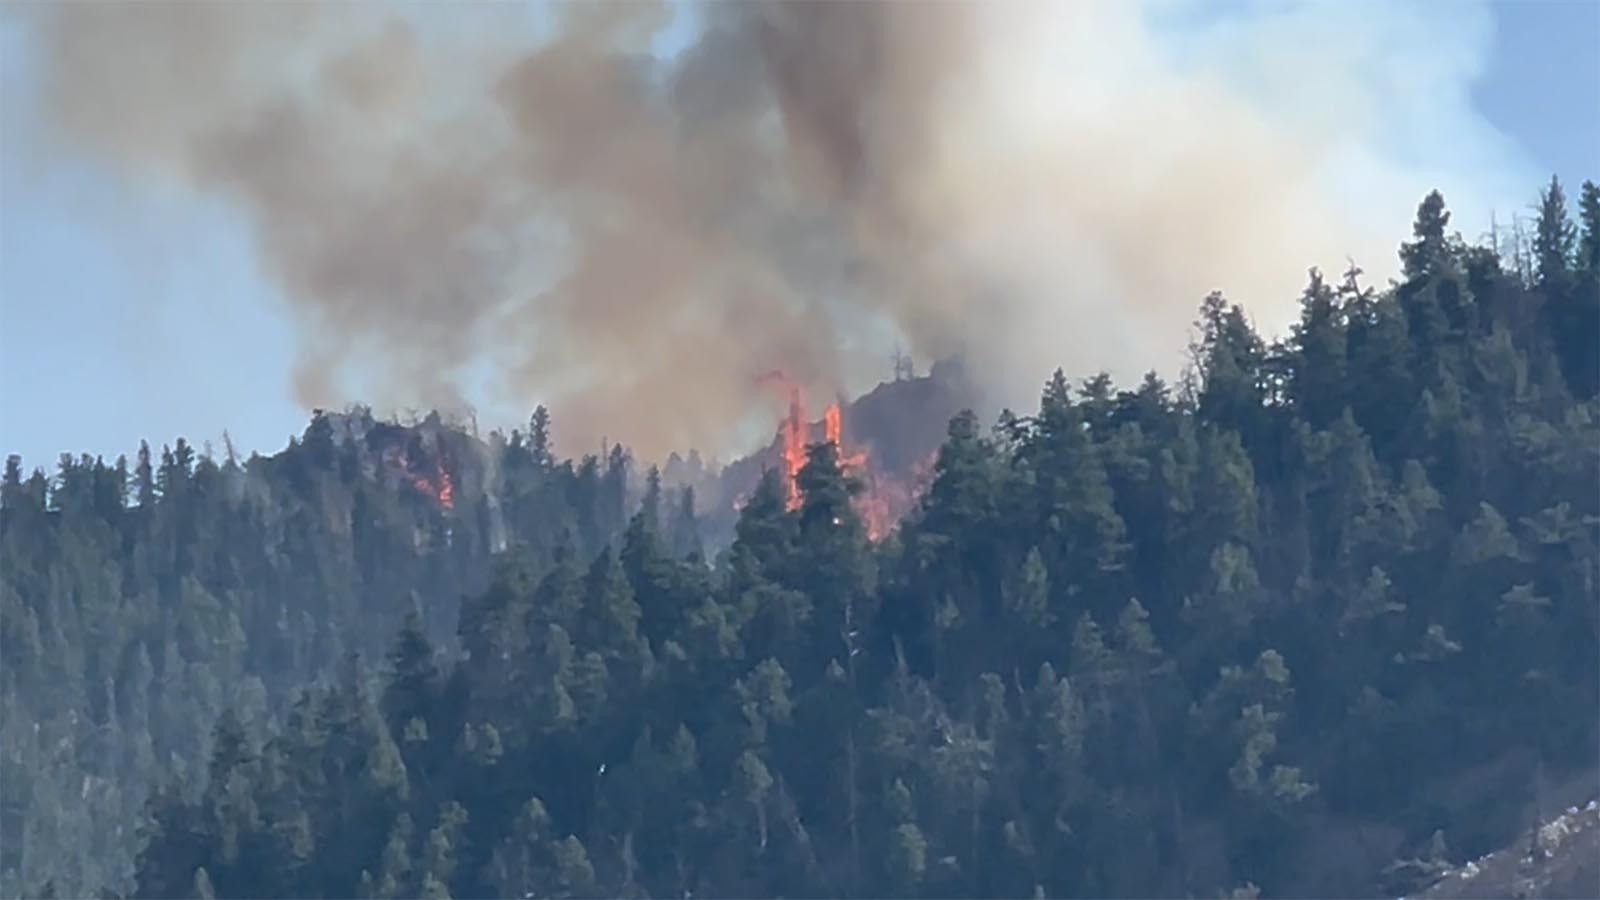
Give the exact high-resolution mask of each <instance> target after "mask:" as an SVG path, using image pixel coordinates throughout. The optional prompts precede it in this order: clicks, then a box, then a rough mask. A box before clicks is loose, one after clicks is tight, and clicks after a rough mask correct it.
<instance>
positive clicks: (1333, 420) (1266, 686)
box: [0, 185, 1600, 898]
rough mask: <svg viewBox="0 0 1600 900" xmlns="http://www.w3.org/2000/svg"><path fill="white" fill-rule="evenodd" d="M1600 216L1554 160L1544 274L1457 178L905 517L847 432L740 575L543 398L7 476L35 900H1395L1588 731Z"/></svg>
mask: <svg viewBox="0 0 1600 900" xmlns="http://www.w3.org/2000/svg"><path fill="white" fill-rule="evenodd" d="M1597 198H1600V194H1597V192H1596V190H1595V188H1594V187H1593V185H1585V188H1584V191H1583V195H1582V198H1581V202H1580V203H1579V219H1580V223H1581V227H1580V228H1579V229H1578V230H1577V231H1574V229H1573V227H1572V225H1571V224H1570V223H1569V222H1567V220H1566V212H1565V207H1564V205H1563V204H1564V200H1563V198H1562V197H1561V195H1560V192H1559V186H1558V185H1552V186H1551V188H1550V189H1549V190H1548V191H1546V192H1545V197H1544V206H1545V211H1544V213H1543V215H1542V220H1541V228H1540V234H1539V237H1538V252H1539V256H1540V271H1539V278H1538V279H1537V281H1536V283H1533V284H1531V285H1530V284H1525V283H1523V282H1521V281H1520V280H1519V279H1517V278H1516V277H1512V275H1511V273H1505V272H1502V271H1500V270H1499V267H1498V265H1499V264H1498V262H1497V261H1496V260H1495V258H1494V257H1493V255H1492V254H1485V253H1483V252H1480V251H1478V250H1476V249H1472V248H1466V247H1465V246H1464V245H1463V244H1462V243H1461V242H1460V240H1459V238H1457V237H1455V236H1453V235H1451V234H1449V233H1448V232H1447V228H1448V224H1449V214H1448V212H1447V210H1446V209H1445V207H1444V204H1443V200H1442V198H1440V197H1438V196H1437V195H1430V196H1429V197H1428V198H1427V199H1426V200H1425V201H1424V202H1423V204H1422V206H1421V207H1420V209H1419V211H1418V217H1417V221H1416V224H1415V227H1414V234H1413V240H1411V241H1409V242H1407V243H1406V244H1405V245H1404V246H1403V248H1402V250H1401V255H1402V260H1403V263H1404V267H1405V279H1404V281H1402V282H1401V283H1400V284H1398V285H1396V286H1395V287H1394V288H1393V289H1391V290H1388V291H1385V292H1382V293H1379V292H1376V291H1373V290H1371V289H1369V288H1365V287H1362V286H1361V285H1360V284H1359V283H1358V281H1357V276H1358V275H1359V272H1358V271H1356V270H1352V271H1351V272H1350V273H1348V274H1347V276H1346V278H1345V280H1344V282H1343V283H1341V284H1340V285H1338V286H1330V285H1328V284H1326V283H1324V282H1323V280H1322V278H1321V276H1320V275H1318V274H1316V273H1313V275H1312V277H1311V281H1310V284H1309V285H1308V287H1307V289H1306V291H1305V293H1304V296H1303V298H1302V312H1301V318H1300V322H1299V323H1298V325H1297V326H1296V328H1295V329H1294V331H1293V334H1292V335H1291V336H1290V337H1289V338H1288V339H1286V340H1285V341H1284V342H1282V343H1278V344H1271V343H1268V342H1266V341H1264V340H1262V339H1261V337H1260V336H1258V335H1257V334H1256V333H1255V332H1254V330H1253V329H1252V328H1251V326H1250V324H1249V321H1248V319H1247V318H1246V317H1245V315H1244V312H1243V310H1242V309H1240V308H1238V307H1236V306H1232V305H1230V304H1229V303H1227V302H1226V301H1225V300H1224V299H1223V298H1222V297H1221V296H1213V297H1211V298H1208V299H1207V300H1206V301H1205V303H1204V305H1203V307H1202V310H1201V316H1200V329H1199V331H1200V333H1199V335H1198V336H1197V340H1196V344H1195V358H1194V364H1195V369H1194V371H1193V372H1192V373H1191V376H1190V377H1189V378H1188V379H1186V387H1185V388H1184V390H1182V391H1179V392H1177V396H1174V395H1173V393H1172V392H1169V391H1168V389H1167V387H1166V386H1165V385H1164V384H1163V383H1162V382H1161V381H1160V380H1159V379H1156V378H1154V377H1153V376H1152V377H1149V378H1147V379H1146V380H1145V382H1144V383H1143V384H1141V385H1140V386H1138V387H1137V388H1136V389H1133V390H1129V391H1123V392H1118V391H1117V390H1116V389H1115V386H1114V385H1113V383H1112V382H1111V381H1110V379H1109V378H1108V377H1104V376H1095V377H1091V378H1088V379H1086V380H1085V381H1083V382H1082V383H1081V386H1080V387H1079V388H1076V389H1075V388H1073V387H1072V386H1071V384H1070V383H1069V382H1068V380H1067V378H1066V376H1065V375H1064V374H1062V373H1056V374H1055V375H1054V376H1053V377H1052V378H1051V379H1050V380H1049V382H1048V384H1047V385H1046V387H1045V389H1044V391H1043V393H1042V396H1041V400H1040V405H1039V410H1038V414H1037V415H1036V416H1032V417H1028V418H1023V417H1019V416H1016V415H1011V414H1007V415H1005V416H1004V417H1002V420H1001V423H1000V426H999V427H998V428H997V429H995V431H994V432H993V433H992V434H989V435H987V436H985V435H984V434H983V433H982V432H981V430H980V427H979V424H978V419H977V417H976V416H974V415H973V414H971V413H963V414H962V415H960V416H957V417H956V418H955V419H953V420H952V421H951V422H950V423H949V428H948V431H947V436H946V441H945V444H944V446H943V447H942V449H941V451H940V453H939V456H938V459H937V463H936V465H935V468H934V472H933V478H932V482H931V484H930V485H929V487H928V489H927V491H926V493H925V494H924V495H923V496H922V497H921V499H920V502H919V504H918V506H917V508H916V510H915V511H914V512H913V513H912V514H911V515H910V516H909V517H908V518H907V519H906V520H905V521H904V522H903V523H902V524H901V526H900V529H899V532H898V534H897V535H896V536H895V537H894V538H893V539H890V540H886V541H882V542H879V543H876V544H874V543H872V542H869V540H868V538H867V535H866V531H865V528H864V527H863V525H862V522H861V521H860V519H859V518H858V516H857V514H856V512H855V507H854V504H853V503H852V500H853V498H854V496H855V495H856V492H857V490H858V487H859V486H858V485H856V484H855V483H854V481H853V479H852V477H851V475H850V473H848V472H846V471H844V470H843V469H842V468H841V465H840V460H839V458H838V455H837V449H836V448H834V447H832V446H831V445H829V444H819V445H817V446H815V447H812V448H810V449H809V451H808V459H807V463H806V466H805V467H804V469H803V470H802V472H801V473H800V477H799V487H800V490H801V495H802V496H801V502H800V504H799V508H798V509H795V510H790V509H788V508H787V504H786V502H785V497H784V494H783V491H782V488H781V485H780V483H779V482H778V480H777V479H776V478H775V477H768V478H766V479H765V480H764V481H763V482H762V483H761V485H760V486H759V487H758V488H757V490H756V491H755V493H754V494H753V495H752V496H751V497H750V498H749V499H748V501H747V502H746V504H745V505H744V507H743V509H742V512H741V514H740V518H739V521H738V523H737V525H736V527H735V529H734V534H733V539H732V543H731V546H729V547H727V548H726V553H725V554H723V555H722V556H721V557H719V559H718V562H717V563H716V565H715V566H711V565H708V564H707V563H706V561H705V560H704V559H702V558H701V557H700V555H699V551H698V547H699V536H698V535H695V534H693V528H692V525H691V523H692V521H693V513H692V509H693V505H692V504H693V501H692V499H691V498H690V497H689V496H688V495H687V494H686V493H685V494H682V495H675V494H674V493H672V491H671V489H670V488H667V487H664V486H662V485H661V484H660V482H659V478H656V477H651V478H648V479H646V484H645V488H644V491H643V496H642V497H639V498H637V501H638V506H637V508H636V509H630V508H629V506H628V492H627V484H628V478H629V476H628V471H629V466H630V465H631V463H630V461H629V459H628V457H627V454H626V452H625V451H623V450H621V449H620V448H610V449H608V452H607V453H605V454H604V455H603V456H593V457H587V458H585V459H582V460H578V461H563V460H558V459H556V458H555V457H554V456H553V454H552V453H551V451H550V421H549V417H548V415H547V414H546V413H545V412H544V411H543V410H542V409H541V410H540V411H538V412H536V413H535V415H534V418H533V420H532V421H531V422H530V434H528V435H521V434H517V433H513V434H512V435H511V436H510V437H509V438H506V437H503V436H495V437H492V438H491V440H490V441H489V442H488V443H487V444H482V443H478V442H476V441H474V440H473V439H471V438H469V437H467V436H466V435H464V434H461V433H459V432H457V431H455V430H452V429H449V428H445V427H443V426H441V425H439V424H438V423H437V420H431V423H424V424H423V425H420V426H417V427H415V428H401V427H399V426H395V425H390V424H386V423H380V422H375V421H373V420H372V419H371V418H370V416H368V415H365V414H364V413H361V412H356V413H352V414H348V415H343V416H336V415H330V414H326V413H318V414H317V416H316V417H315V418H314V419H313V421H312V423H311V425H310V426H309V427H308V428H307V431H306V434H305V435H304V436H303V438H302V439H300V440H297V441H296V442H294V443H293V444H292V445H291V447H290V448H289V449H288V450H286V451H285V452H284V453H281V454H278V455H276V456H274V457H268V458H261V457H256V458H252V459H250V460H248V461H244V462H242V463H241V462H239V461H236V460H233V459H228V460H225V461H224V462H222V463H221V464H219V463H217V462H216V461H213V460H210V459H209V458H207V457H206V456H205V455H197V454H196V453H195V452H194V450H193V448H190V447H189V446H188V445H187V444H185V443H182V442H179V443H177V444H176V445H175V446H174V447H172V448H162V452H161V453H160V454H159V455H153V454H152V453H151V452H150V450H149V449H148V448H141V451H140V452H139V454H138V455H137V456H136V458H135V463H134V465H133V466H132V467H131V468H130V467H129V466H127V465H126V464H121V463H119V464H114V465H106V464H105V463H103V462H101V461H99V460H89V459H76V460H75V459H72V458H66V459H64V460H63V461H62V463H61V465H60V467H59V469H58V471H57V473H56V475H55V477H54V478H53V479H52V478H47V477H46V476H45V475H44V474H43V473H42V472H40V473H35V474H33V475H32V476H31V477H30V476H29V475H28V474H27V473H25V472H24V470H23V469H22V466H21V463H20V461H16V460H12V461H10V462H9V463H8V465H7V467H6V471H5V476H4V482H3V485H0V679H3V680H0V721H3V722H4V725H5V727H4V728H3V729H0V758H3V759H4V761H5V784H4V790H3V791H0V875H3V879H4V880H3V883H0V893H3V895H4V896H6V897H12V896H38V895H42V894H45V893H47V892H54V893H55V894H56V895H60V896H82V895H88V894H91V893H94V892H96V891H98V890H102V889H103V890H108V891H110V892H113V893H116V894H120V895H133V896H152V897H180V896H196V897H208V896H216V897H238V896H360V897H371V898H380V897H382V898H397V897H415V896H424V897H451V896H455V897H479V896H510V897H530V896H537V897H599V896H627V897H644V896H674V897H684V896H690V895H694V896H846V895H848V896H1027V895H1029V894H1034V895H1037V896H1234V897H1253V896H1258V895H1262V894H1265V895H1278V894H1301V895H1320V896H1335V895H1340V896H1345V895H1349V896H1354V895H1363V894H1373V893H1376V892H1378V891H1381V890H1385V889H1392V890H1402V889H1403V890H1410V889H1412V888H1413V887H1415V886H1416V885H1419V884H1422V883H1425V882H1426V880H1427V878H1428V877H1430V876H1431V875H1432V874H1435V873H1436V872H1438V871H1441V870H1442V867H1444V866H1445V865H1446V864H1447V862H1448V860H1447V859H1446V857H1448V856H1451V855H1452V854H1453V852H1454V851H1452V850H1451V849H1450V848H1448V847H1445V846H1444V844H1443V841H1442V839H1441V840H1439V841H1432V840H1430V837H1431V836H1432V835H1433V834H1434V832H1435V831H1436V830H1437V829H1440V828H1442V827H1445V826H1449V828H1450V835H1451V843H1452V844H1453V845H1455V846H1456V847H1457V848H1458V849H1459V851H1460V852H1461V853H1473V852H1478V851H1479V850H1481V849H1486V848H1487V847H1488V846H1489V845H1491V844H1493V843H1496V842H1500V841H1503V840H1508V839H1509V838H1510V837H1511V836H1512V835H1513V833H1514V832H1516V831H1517V830H1518V829H1519V828H1520V827H1521V825H1522V822H1521V820H1520V818H1519V817H1520V815H1521V810H1520V806H1519V804H1518V803H1515V802H1509V801H1505V802H1502V801H1498V800H1493V799H1490V800H1483V801H1470V803H1469V801H1462V800H1460V799H1459V797H1458V795H1461V794H1466V793H1470V791H1468V790H1467V788H1472V787H1473V786H1474V785H1475V784H1476V780H1477V779H1479V778H1481V774H1480V773H1482V772H1483V771H1485V770H1487V769H1494V768H1495V767H1497V766H1498V767H1501V768H1504V767H1505V766H1507V765H1510V763H1508V762H1507V761H1516V760H1522V759H1526V758H1530V757H1531V758H1535V759H1537V760H1540V761H1542V762H1544V763H1545V764H1546V765H1548V766H1551V767H1556V768H1560V767H1565V766H1576V765H1582V764H1584V763H1591V762H1592V759H1593V753H1594V748H1595V746H1596V743H1597V740H1600V735H1597V733H1596V728H1595V723H1594V721H1593V717H1592V716H1585V715H1582V714H1580V713H1581V712H1583V711H1587V710H1592V709H1593V708H1594V707H1595V705H1596V703H1597V702H1600V690H1597V685H1600V660H1597V659H1596V657H1595V654H1594V652H1593V647H1594V645H1595V643H1596V641H1600V615H1597V613H1596V608H1597V606H1600V605H1597V604H1596V603H1595V594H1594V592H1595V587H1596V582H1595V579H1594V574H1593V573H1594V570H1595V566H1596V564H1597V562H1600V550H1597V548H1600V527H1597V526H1600V484H1597V483H1596V473H1597V472H1600V454H1597V453H1596V451H1595V449H1594V448H1595V447H1597V446H1600V424H1597V423H1600V407H1597V406H1596V401H1595V400H1594V399H1593V396H1594V391H1595V386H1594V381H1593V380H1592V377H1593V376H1592V374H1584V373H1588V372H1590V370H1589V369H1587V368H1585V367H1586V366H1590V365H1592V354H1593V353H1594V350H1593V348H1588V349H1585V348H1583V347H1579V346H1578V345H1577V344H1576V343H1573V342H1572V340H1571V333H1572V331H1573V329H1574V328H1579V327H1587V326H1584V325H1583V323H1584V322H1586V321H1588V320H1587V319H1584V318H1583V316H1587V315H1589V312H1585V310H1588V309H1589V308H1590V307H1589V306H1586V305H1585V304H1590V303H1591V302H1596V301H1593V297H1592V293H1586V292H1592V291H1593V290H1595V289H1596V285H1597V284H1600V275H1596V274H1595V273H1596V271H1597V269H1600V262H1597V260H1600V251H1597V250H1596V249H1595V247H1596V246H1600V244H1597V243H1596V239H1595V237H1594V235H1595V232H1596V230H1597V228H1600V199H1597ZM1547 225H1548V227H1546V226H1547ZM1541 310H1542V312H1537V311H1541ZM1553 311H1559V315H1558V314H1557V312H1553ZM1595 321H1596V323H1597V324H1596V325H1595V326H1594V327H1595V328H1600V319H1597V320H1595ZM1580 336H1581V335H1580ZM1589 336H1590V337H1593V336H1594V334H1593V332H1591V333H1590V335H1589ZM1589 343H1590V344H1593V343H1595V342H1594V341H1590V342H1589ZM1586 354H1589V355H1586ZM1585 378H1589V379H1591V380H1589V381H1585V380H1584V379H1585ZM153 457H154V458H153ZM440 471H446V472H448V473H449V474H450V476H451V478H452V479H453V483H454V486H455V493H454V506H453V508H452V509H444V508H442V507H441V506H440V505H439V503H438V500H437V498H436V497H434V498H432V499H430V498H429V497H427V496H424V495H422V494H421V493H420V492H419V491H418V489H417V488H416V485H415V483H416V480H417V479H418V478H421V477H423V476H427V477H430V478H431V477H437V475H438V473H439V472H440ZM675 497H676V498H678V499H679V502H678V504H677V505H676V506H675V505H674V498H675ZM685 510H687V512H685ZM630 512H631V513H633V514H632V515H631V516H630V515H628V514H629V513H630ZM713 549H714V548H713ZM463 598H464V599H463ZM1134 598H1137V599H1134ZM366 660H372V661H374V663H373V664H370V665H369V664H368V663H367V662H365V661H366ZM1422 773H1425V775H1424V774H1422ZM1511 793H1512V794H1513V795H1515V794H1516V792H1515V791H1512V792H1511ZM1520 799H1521V797H1520V795H1518V796H1512V797H1511V798H1510V800H1520ZM1379 826H1381V827H1379ZM1351 828H1355V829H1358V830H1361V831H1363V833H1366V832H1368V831H1370V832H1371V833H1372V834H1378V833H1387V832H1388V831H1390V830H1393V831H1395V832H1396V834H1395V836H1394V837H1393V838H1392V839H1373V840H1367V839H1366V838H1364V839H1363V840H1362V841H1360V842H1357V843H1359V844H1361V846H1360V847H1358V848H1356V849H1353V850H1352V849H1348V848H1346V847H1344V845H1345V844H1348V843H1349V841H1348V839H1347V838H1346V837H1344V835H1347V834H1348V833H1349V829H1351ZM119 829H120V830H119ZM1335 849H1338V852H1339V853H1340V856H1339V857H1338V860H1339V861H1338V864H1337V865H1334V864H1331V863H1328V862H1326V860H1324V859H1323V858H1322V857H1323V855H1324V854H1331V853H1333V852H1334V850H1335ZM1330 858H1331V857H1330ZM1397 858H1398V859H1399V860H1400V862H1398V863H1396V862H1394V860H1396V859H1397ZM1258 886H1259V887H1258Z"/></svg>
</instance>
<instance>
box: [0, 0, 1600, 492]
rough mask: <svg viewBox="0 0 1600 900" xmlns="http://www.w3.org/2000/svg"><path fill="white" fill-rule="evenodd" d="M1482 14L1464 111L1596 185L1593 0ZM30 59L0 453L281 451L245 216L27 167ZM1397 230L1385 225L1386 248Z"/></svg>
mask: <svg viewBox="0 0 1600 900" xmlns="http://www.w3.org/2000/svg"><path fill="white" fill-rule="evenodd" d="M1434 6H1435V7H1436V8H1437V12H1438V14H1439V15H1441V16H1447V15H1450V14H1451V9H1452V6H1453V4H1452V3H1451V2H1449V0H1436V2H1435V3H1434ZM1493 10H1494V14H1495V20H1496V27H1495V31H1494V42H1493V46H1492V49H1491V51H1490V53H1489V55H1488V64H1487V70H1486V71H1485V72H1484V75H1483V77H1482V78H1481V79H1480V80H1479V82H1478V83H1477V84H1476V85H1475V87H1474V93H1473V102H1474V104H1475V105H1476V107H1477V108H1478V110H1479V111H1480V112H1481V113H1482V114H1483V115H1484V116H1485V117H1486V118H1487V119H1488V120H1489V121H1490V122H1491V123H1492V124H1494V125H1495V126H1496V127H1498V128H1499V129H1500V131H1502V132H1503V133H1504V134H1505V135H1506V136H1507V137H1508V138H1509V139H1511V140H1512V141H1513V142H1515V144H1516V145H1518V147H1519V148H1520V149H1521V151H1523V152H1524V153H1525V154H1526V155H1527V156H1528V157H1529V158H1531V159H1532V160H1533V162H1534V163H1536V164H1537V166H1538V167H1539V168H1541V169H1542V170H1544V171H1546V172H1555V173H1559V174H1560V175H1561V176H1562V178H1563V180H1564V181H1566V182H1567V183H1568V184H1569V185H1571V186H1572V190H1573V191H1574V192H1575V188H1576V184H1577V183H1579V182H1581V181H1582V180H1583V179H1584V178H1585V177H1591V178H1592V177H1596V176H1600V53H1597V51H1600V0H1564V2H1563V0H1519V2H1500V3H1496V4H1493ZM34 51H35V47H34V46H33V44H32V40H31V35H30V34H29V33H28V31H27V30H26V28H25V26H23V25H21V24H20V23H19V22H18V21H17V20H16V19H15V18H14V17H4V18H0V452H5V453H20V454H22V455H23V457H24V460H25V462H26V464H28V465H29V466H33V465H43V466H46V467H49V466H51V465H53V461H54V460H55V458H56V456H57V455H58V454H59V453H61V452H73V453H78V452H88V453H92V454H103V455H106V456H107V457H108V458H111V457H114V456H115V455H116V454H117V453H122V452H127V453H130V454H131V452H132V451H133V450H134V449H135V448H136V447H137V446H138V442H139V440H140V439H141V438H145V439H148V440H150V441H151V443H152V444H153V445H155V446H158V447H159V445H160V444H162V443H166V442H170V441H172V440H173V439H174V438H175V437H177V436H179V435H183V436H186V437H188V438H189V439H190V440H191V441H193V442H195V443H197V444H198V443H202V442H205V441H212V442H214V443H216V444H217V449H218V452H220V450H221V446H220V441H221V435H222V433H223V431H224V430H226V431H227V432H228V433H229V434H230V436H231V437H232V439H233V441H234V442H235V444H236V445H237V446H239V447H240V448H241V449H243V450H246V451H248V450H260V451H262V452H270V451H272V450H274V449H277V448H278V447H281V446H282V445H283V443H284V442H285V441H286V440H287V438H288V436H289V435H290V434H293V433H298V432H299V431H300V430H301V429H302V428H303V427H304V423H305V418H306V413H305V411H304V410H302V409H300V408H299V407H298V406H297V405H296V403H295V402H294V401H293V398H292V396H291V390H290V371H291V367H292V364H293V361H294V358H295V352H296V345H295V340H294V333H293V330H292V328H291V327H290V323H289V321H288V319H287V317H286V315H285V313H284V306H283V304H282V303H281V300H280V298H279V297H278V296H276V294H275V293H274V291H273V289H272V287H271V286H270V285H269V284H268V283H267V282H266V281H265V280H264V279H263V278H262V277H261V275H260V273H259V272H258V271H257V265H256V261H255V258H254V254H253V251H252V248H251V244H250V240H249V236H248V234H247V233H246V231H245V229H244V227H243V223H242V222H240V221H239V220H238V219H237V218H236V217H235V216H234V214H233V213H232V212H230V210H229V209H228V208H226V207H224V206H222V205H219V204H216V203H213V202H209V201H206V200H203V199H197V198H195V197H194V196H192V195H187V194H183V193H178V192H172V193H167V194H163V193H160V192H157V191H153V190H150V189H147V188H141V189H138V190H135V189H133V188H130V187H129V186H128V185H127V184H126V183H124V182H122V181H119V180H118V179H116V178H114V177H111V176H110V175H109V174H108V173H107V172H105V171H103V170H101V169H98V168H97V167H96V165H95V164H94V163H93V162H91V161H89V160H85V159H74V158H70V157H65V156H55V157H52V158H50V159H48V160H47V161H45V160H39V159H37V158H32V157H30V155H29V154H28V153H27V152H25V146H24V143H23V141H22V140H21V136H22V135H24V134H26V133H27V132H28V130H29V129H31V128H33V127H34V122H35V120H36V115H37V110H36V109H35V108H34V104H35V102H36V98H35V96H34V95H33V93H32V92H33V90H34V84H33V82H34V79H33V75H32V70H33V65H34V62H35V61H34V60H33V59H32V54H33V52H34ZM1313 71H1314V70H1313ZM1536 187H1537V185H1534V184H1530V185H1529V186H1528V189H1529V199H1530V201H1531V200H1532V193H1533V191H1534V190H1535V189H1536ZM1407 224H1408V223H1406V222H1395V223H1394V224H1393V232H1394V235H1395V240H1396V241H1398V240H1399V239H1400V238H1401V237H1402V236H1403V235H1404V233H1405V229H1406V226H1407ZM1463 227H1464V230H1469V229H1466V228H1465V226H1463Z"/></svg>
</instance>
